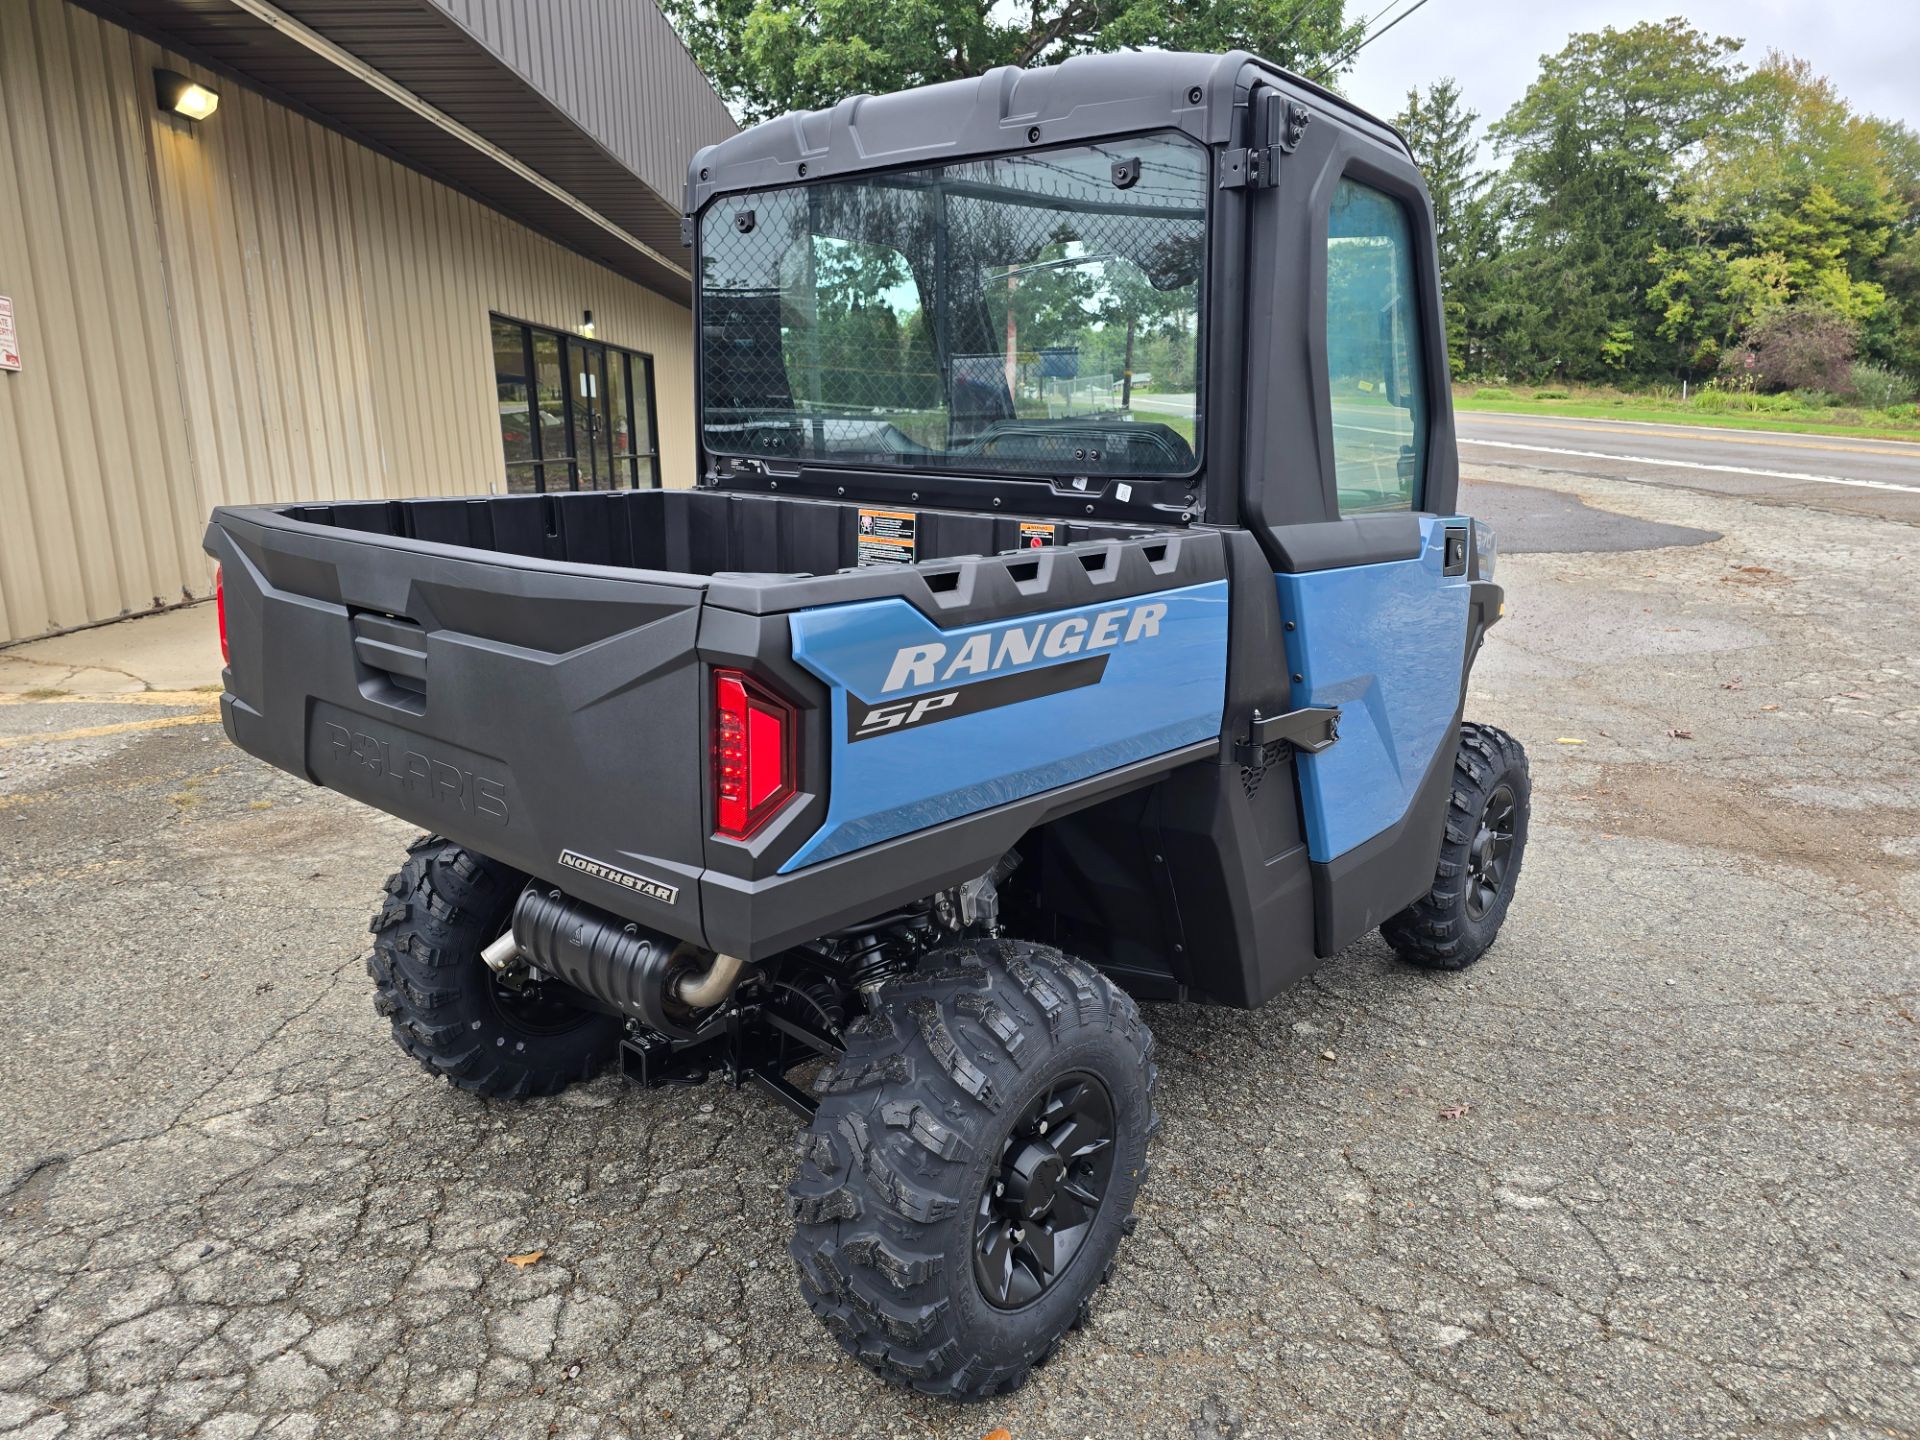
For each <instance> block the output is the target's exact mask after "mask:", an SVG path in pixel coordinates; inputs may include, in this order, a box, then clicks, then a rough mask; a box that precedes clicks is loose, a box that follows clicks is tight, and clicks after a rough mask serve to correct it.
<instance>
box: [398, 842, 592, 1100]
mask: <svg viewBox="0 0 1920 1440" xmlns="http://www.w3.org/2000/svg"><path fill="white" fill-rule="evenodd" d="M526 883H527V877H526V876H524V875H522V874H521V873H520V872H519V871H517V870H511V869H508V868H507V867H506V866H505V865H502V864H500V863H499V862H498V861H496V860H489V859H488V858H487V857H486V856H484V855H479V854H475V853H474V852H473V851H471V850H466V849H462V848H461V847H460V846H458V845H456V844H454V843H453V842H452V841H451V840H443V839H441V838H440V837H439V836H437V835H425V836H422V837H421V838H420V839H418V840H416V841H414V843H413V844H411V845H409V846H408V847H407V863H406V864H405V865H403V866H402V867H401V868H400V871H399V873H398V874H396V875H394V876H392V877H391V878H390V879H389V880H388V881H387V885H386V892H387V894H386V900H385V901H384V903H382V905H381V907H380V913H379V914H377V915H375V916H374V917H373V924H372V925H371V926H370V927H369V928H370V929H371V930H372V931H373V935H374V942H373V953H372V955H370V956H368V957H367V973H368V974H369V975H371V976H372V977H373V985H374V1001H373V1008H374V1010H375V1011H376V1012H378V1013H379V1014H381V1015H384V1016H386V1017H387V1018H388V1019H389V1020H390V1021H391V1022H392V1023H393V1040H394V1043H395V1044H396V1045H398V1046H399V1047H400V1048H401V1049H402V1050H404V1051H406V1053H407V1054H409V1055H411V1056H412V1057H413V1058H414V1059H415V1060H418V1061H419V1062H420V1064H421V1065H423V1066H424V1067H425V1068H426V1069H427V1070H429V1071H431V1072H432V1073H433V1074H435V1075H438V1076H439V1077H440V1078H441V1079H443V1080H445V1081H447V1083H448V1084H450V1085H454V1086H457V1087H458V1088H460V1089H462V1090H470V1091H472V1092H473V1093H474V1094H476V1095H489V1096H501V1097H506V1098H509V1099H525V1098H527V1097H529V1096H533V1095H551V1094H553V1093H555V1092H556V1091H558V1090H562V1089H564V1088H566V1087H567V1086H568V1085H570V1084H572V1083H573V1082H574V1081H576V1080H585V1079H588V1078H590V1077H591V1076H592V1075H593V1074H594V1072H595V1071H597V1070H599V1069H600V1068H601V1067H602V1066H603V1065H605V1064H606V1063H607V1062H608V1061H609V1060H611V1059H612V1058H613V1056H614V1054H615V1052H616V1051H617V1050H618V1049H619V1046H620V1032H621V1028H622V1027H621V1022H620V1021H619V1020H618V1019H616V1018H615V1017H613V1016H611V1015H603V1014H601V1013H600V1012H599V1011H596V1010H591V1009H589V1008H587V1007H586V1006H584V1005H582V1004H579V1003H578V1002H577V999H576V998H575V997H574V993H573V992H572V991H570V990H568V989H567V988H566V987H565V986H564V985H561V984H560V983H559V982H558V981H551V980H550V981H543V982H541V983H539V984H538V985H533V986H529V987H528V988H527V989H526V990H525V991H522V992H518V993H516V992H514V991H512V990H510V989H508V988H507V987H506V986H504V985H502V984H501V983H500V981H499V980H498V979H497V978H496V977H495V975H494V974H493V972H492V971H491V970H490V969H488V968H487V964H486V962H485V961H484V960H482V959H481V958H480V952H481V950H482V949H484V948H485V947H486V946H487V945H489V944H491V943H492V942H493V941H495V940H497V939H499V938H500V936H501V935H503V934H505V933H506V929H507V925H508V922H509V921H510V920H511V918H512V915H513V902H514V900H515V899H516V898H518V896H519V894H520V890H521V888H522V887H523V886H524V885H525V884H526Z"/></svg>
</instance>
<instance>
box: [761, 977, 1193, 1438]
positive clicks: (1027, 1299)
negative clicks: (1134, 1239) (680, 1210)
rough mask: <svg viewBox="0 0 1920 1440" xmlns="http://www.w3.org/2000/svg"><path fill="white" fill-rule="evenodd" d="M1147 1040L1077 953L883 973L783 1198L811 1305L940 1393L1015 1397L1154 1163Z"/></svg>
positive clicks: (848, 1339) (1107, 1256)
mask: <svg viewBox="0 0 1920 1440" xmlns="http://www.w3.org/2000/svg"><path fill="white" fill-rule="evenodd" d="M1154 1081H1155V1067H1154V1063H1153V1038H1152V1036H1151V1035H1150V1034H1149V1033H1148V1030H1147V1027H1146V1025H1145V1024H1144V1023H1142V1021H1141V1019H1140V1012H1139V1010H1138V1009H1137V1008H1136V1007H1135V1006H1134V1003H1133V1001H1132V999H1131V998H1129V997H1128V996H1127V995H1126V994H1125V993H1124V992H1123V991H1121V990H1120V989H1119V988H1118V987H1117V986H1115V985H1114V984H1113V983H1112V982H1111V981H1110V980H1108V979H1107V978H1106V977H1105V976H1103V975H1101V974H1100V973H1099V972H1098V971H1096V970H1094V969H1093V968H1092V967H1091V966H1089V965H1087V964H1085V963H1084V962H1083V961H1080V960H1076V959H1073V958H1071V957H1069V956H1067V955H1063V954H1061V952H1060V951H1058V950H1055V949H1052V948H1051V947H1048V946H1044V945H1035V944H1029V943H1026V942H1023V941H1014V940H994V941H978V942H972V943H968V944H958V945H954V946H951V947H948V948H945V949H942V950H938V951H935V952H933V953H932V954H931V955H929V956H928V957H927V958H926V960H925V961H924V962H923V965H922V968H921V969H919V970H916V971H915V972H913V973H912V974H909V975H906V976H903V977H901V978H900V979H897V980H892V981H889V982H887V984H886V985H885V987H884V988H883V989H882V990H881V991H880V993H879V995H878V996H877V997H876V998H875V1000H874V1003H873V1008H872V1010H871V1012H870V1013H869V1014H868V1015H867V1016H865V1017H863V1018H862V1019H860V1020H859V1021H857V1022H855V1024H854V1025H852V1026H851V1027H850V1028H849V1030H848V1033H847V1053H846V1055H845V1056H844V1057H843V1058H841V1059H840V1060H838V1061H837V1062H836V1063H835V1065H834V1066H833V1067H832V1068H831V1069H829V1070H828V1071H827V1072H826V1073H825V1074H823V1075H822V1077H821V1078H820V1080H819V1081H818V1082H817V1084H816V1088H817V1089H818V1090H819V1092H820V1094H821V1097H822V1098H821V1101H820V1108H819V1110H818V1112H817V1113H816V1114H815V1116H814V1118H813V1122H812V1124H811V1125H810V1126H809V1127H808V1129H807V1130H806V1131H805V1132H804V1133H803V1135H802V1136H801V1164H800V1169H799V1174H798V1176H797V1178H796V1179H795V1180H794V1183H793V1185H792V1186H791V1188H790V1189H789V1191H788V1196H789V1207H790V1209H791V1210H792V1213H793V1216H794V1219H795V1222H796V1223H795V1227H794V1238H793V1257H794V1261H795V1263H796V1264H797V1265H798V1266H799V1269H800V1288H801V1292H802V1293H803V1295H804V1296H805V1297H806V1300H807V1303H808V1305H809V1306H811V1307H812V1309H813V1312H814V1313H815V1314H816V1315H818V1316H819V1317H820V1319H821V1320H822V1321H823V1322H825V1324H826V1326H827V1328H828V1329H829V1330H831V1331H832V1332H833V1334H834V1337H835V1338H836V1339H837V1340H839V1342H840V1344H841V1345H842V1346H843V1347H844V1348H845V1349H846V1350H847V1351H848V1353H850V1354H851V1355H852V1356H853V1357H854V1358H855V1359H857V1360H859V1361H860V1363H861V1364H863V1365H865V1366H866V1367H867V1368H868V1369H870V1370H872V1371H873V1372H874V1373H875V1374H877V1375H880V1376H882V1377H883V1378H885V1379H888V1380H892V1381H895V1382H898V1383H903V1384H909V1385H911V1386H913V1388H915V1389H916V1390H920V1391H923V1392H925V1393H927V1394H930V1395H939V1396H944V1397H946V1398H949V1399H954V1400H978V1399H984V1398H986V1397H988V1396H991V1395H1002V1394H1006V1393H1007V1392H1009V1391H1011V1390H1014V1389H1017V1388H1018V1387H1019V1386H1020V1385H1021V1384H1022V1383H1023V1382H1024V1381H1025V1380H1026V1378H1027V1376H1028V1375H1029V1374H1030V1373H1031V1371H1032V1370H1033V1368H1034V1367H1035V1366H1037V1365H1040V1364H1044V1363H1045V1362H1046V1360H1047V1359H1049V1358H1050V1357H1051V1356H1052V1354H1053V1352H1054V1351H1055V1350H1056V1349H1057V1348H1058V1347H1059V1344H1060V1341H1061V1338H1062V1337H1063V1336H1064V1335H1065V1334H1066V1332H1067V1331H1068V1330H1069V1329H1072V1328H1075V1327H1076V1326H1078V1325H1079V1324H1081V1323H1082V1322H1083V1321H1084V1320H1085V1318H1086V1315H1087V1312H1088V1309H1089V1306H1090V1303H1091V1296H1092V1294H1093V1292H1094V1290H1095V1289H1097V1288H1098V1287H1099V1286H1100V1284H1101V1283H1103V1282H1104V1281H1105V1280H1106V1278H1107V1276H1108V1275H1109V1273H1110V1272H1111V1270H1112V1265H1113V1256H1114V1252H1115V1251H1116V1250H1117V1249H1118V1247H1119V1244H1120V1239H1121V1236H1122V1235H1124V1234H1128V1233H1130V1232H1131V1231H1132V1229H1133V1203H1134V1198H1135V1196H1136V1195H1137V1194H1138V1193H1139V1189H1140V1186H1141V1184H1142V1183H1143V1182H1144V1180H1145V1178H1146V1173H1147V1159H1146V1150H1147V1139H1148V1136H1149V1135H1150V1134H1151V1132H1152V1130H1153V1127H1154V1124H1155V1117H1154V1114H1153V1106H1152V1096H1153V1087H1154Z"/></svg>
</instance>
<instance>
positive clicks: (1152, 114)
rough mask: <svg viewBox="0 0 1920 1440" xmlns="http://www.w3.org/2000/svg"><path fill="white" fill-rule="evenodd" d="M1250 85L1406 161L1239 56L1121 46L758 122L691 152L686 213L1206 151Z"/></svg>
mask: <svg viewBox="0 0 1920 1440" xmlns="http://www.w3.org/2000/svg"><path fill="white" fill-rule="evenodd" d="M1256 83H1258V84H1265V85H1271V86H1273V87H1274V88H1275V89H1278V90H1281V91H1285V92H1289V93H1291V94H1292V95H1293V96H1294V97H1295V98H1297V99H1300V100H1302V101H1304V102H1306V103H1307V104H1308V105H1309V106H1311V107H1312V108H1313V109H1315V110H1316V111H1318V112H1320V113H1321V114H1322V115H1324V116H1326V117H1327V118H1329V119H1335V120H1338V121H1340V122H1343V123H1344V124H1345V125H1346V127H1347V128H1348V129H1350V130H1352V131H1353V132H1355V133H1356V134H1358V135H1360V136H1362V137H1364V138H1366V139H1368V140H1371V141H1373V142H1374V143H1376V144H1379V145H1382V146H1386V147H1388V148H1390V149H1392V150H1393V151H1394V152H1395V154H1396V155H1398V156H1401V157H1407V158H1410V152H1409V151H1408V149H1407V143H1406V141H1405V140H1404V139H1403V138H1402V137H1401V136H1400V133H1399V132H1398V131H1397V130H1395V129H1394V128H1393V127H1392V126H1390V125H1388V124H1387V123H1386V122H1384V121H1382V120H1380V119H1378V118H1377V117H1375V116H1373V115H1370V114H1368V113H1367V112H1366V111H1364V110H1362V109H1360V108H1359V107H1358V106H1356V105H1354V104H1353V103H1352V102H1350V101H1348V100H1346V99H1344V98H1342V97H1341V96H1338V95H1336V94H1334V93H1333V92H1332V91H1331V90H1328V89H1326V88H1324V87H1323V86H1320V85H1316V84H1314V83H1313V82H1312V81H1310V80H1306V79H1303V78H1302V77H1300V76H1298V75H1294V74H1291V73H1289V72H1288V71H1285V70H1282V69H1280V67H1278V66H1277V65H1272V64H1269V63H1268V62H1267V61H1264V60H1261V59H1259V58H1258V57H1256V56H1253V55H1250V54H1248V53H1247V52H1246V51H1244V50H1232V51H1229V52H1227V53H1226V54H1224V55H1199V54H1192V53H1188V52H1184V51H1172V50H1123V51H1117V52H1114V53H1112V54H1103V55H1078V56H1075V57H1074V58H1072V59H1070V60H1067V61H1064V62H1062V63H1061V64H1059V65H1050V66H1046V67H1044V68H1041V69H1035V70H1022V69H1019V68H1017V67H1015V66H1011V65H1008V66H1002V67H1001V68H1000V69H998V70H990V71H988V72H987V73H986V74H985V75H981V76H977V77H974V78H971V79H965V80H948V81H944V82H942V83H941V84H938V85H926V86H922V87H921V88H919V89H917V90H902V91H899V92H898V93H896V94H892V95H854V96H850V97H849V98H847V99H845V100H842V101H841V102H840V103H839V104H837V105H834V106H832V107H831V108H829V109H825V110H803V111H795V112H793V113H791V114H787V115H782V116H780V117H778V118H777V119H773V120H768V121H765V122H764V123H762V124H759V125H756V126H754V127H753V128H752V129H749V130H743V131H742V132H741V133H740V134H738V135H734V136H731V137H729V138H728V139H725V140H722V141H721V142H720V143H719V144H717V145H709V146H706V147H705V148H704V149H702V150H700V151H699V152H698V153H696V154H695V155H694V157H693V162H692V164H691V165H690V166H689V167H688V170H687V213H688V214H690V215H691V214H698V213H699V211H700V209H701V207H703V206H704V205H705V204H706V202H707V201H708V200H709V199H710V198H712V197H713V196H714V195H716V194H720V193H724V192H730V191H732V192H737V191H742V190H764V189H770V188H773V187H775V186H781V185H791V184H794V183H795V182H797V181H801V180H807V181H814V180H820V179H823V178H827V177H830V176H835V175H848V174H856V173H859V172H863V171H871V170H884V169H895V168H901V167H906V166H916V165H939V164H944V163H947V162H949V161H954V160H962V159H966V158H968V157H971V156H977V155H1003V154H1007V153H1009V152H1014V151H1019V150H1026V149H1034V148H1045V147H1048V146H1054V145H1062V144H1071V143H1073V142H1076V141H1086V140H1094V139H1100V138H1104V137H1108V136H1114V135H1129V134H1138V133H1141V132H1144V131H1149V130H1176V131H1179V132H1181V133H1184V134H1187V135H1190V136H1192V137H1193V138H1194V139H1195V140H1198V141H1200V142H1202V143H1204V144H1209V145H1225V144H1227V143H1229V140H1230V137H1231V132H1232V125H1233V112H1234V109H1235V107H1236V106H1239V105H1242V104H1244V103H1245V101H1246V96H1247V92H1248V91H1249V90H1250V89H1251V88H1252V87H1253V86H1254V85H1255V84H1256ZM1196 96H1197V97H1198V98H1197V99H1196V98H1195V97H1196ZM1036 131H1037V132H1038V138H1037V139H1036V138H1034V136H1035V132H1036ZM802 167H804V170H803V169H802Z"/></svg>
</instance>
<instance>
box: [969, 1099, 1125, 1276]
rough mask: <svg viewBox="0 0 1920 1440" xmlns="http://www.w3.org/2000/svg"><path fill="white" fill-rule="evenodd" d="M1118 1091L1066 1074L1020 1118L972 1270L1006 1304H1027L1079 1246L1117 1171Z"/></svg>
mask: <svg viewBox="0 0 1920 1440" xmlns="http://www.w3.org/2000/svg"><path fill="white" fill-rule="evenodd" d="M1113 1142H1114V1120H1113V1098H1112V1097H1111V1096H1110V1095H1108V1093H1107V1087H1106V1086H1105V1085H1102V1084H1101V1083H1100V1081H1099V1080H1097V1079H1095V1078H1094V1077H1093V1076H1091V1075H1088V1074H1086V1073H1084V1072H1080V1071H1076V1072H1074V1073H1072V1074H1069V1075H1064V1076H1062V1077H1061V1078H1060V1079H1059V1080H1057V1081H1055V1082H1054V1084H1053V1085H1052V1086H1051V1087H1050V1088H1049V1089H1047V1090H1046V1091H1044V1092H1042V1093H1041V1094H1040V1095H1039V1096H1037V1097H1036V1098H1035V1099H1034V1101H1033V1103H1032V1104H1030V1105H1029V1106H1027V1108H1026V1109H1025V1110H1024V1111H1023V1112H1022V1113H1021V1115H1020V1117H1019V1118H1018V1119H1017V1120H1015V1121H1014V1124H1013V1128H1012V1130H1011V1131H1009V1132H1008V1134H1007V1138H1006V1140H1005V1141H1003V1142H1002V1144H1001V1146H1000V1161H999V1164H998V1165H997V1166H996V1167H995V1168H994V1169H993V1171H992V1172H991V1173H990V1174H989V1177H988V1180H987V1184H986V1186H985V1187H984V1188H983V1189H982V1190H981V1192H980V1200H979V1203H978V1205H977V1206H976V1207H975V1217H974V1252H973V1273H974V1278H975V1279H976V1280H978V1281H979V1282H980V1293H981V1294H982V1295H984V1296H985V1297H986V1298H987V1302H988V1303H989V1304H991V1305H994V1306H996V1307H998V1308H999V1309H1002V1310H1017V1309H1019V1308H1020V1307H1021V1306H1023V1305H1030V1304H1032V1303H1033V1302H1034V1301H1035V1300H1038V1299H1039V1298H1040V1297H1041V1296H1042V1295H1044V1294H1046V1293H1047V1291H1048V1290H1049V1289H1051V1288H1052V1287H1053V1285H1054V1283H1055V1282H1056V1281H1058V1280H1059V1279H1060V1277H1061V1276H1062V1275H1064V1274H1065V1273H1066V1271H1067V1269H1068V1267H1069V1266H1071V1265H1072V1264H1073V1262H1074V1259H1075V1258H1076V1257H1077V1256H1078V1255H1079V1254H1080V1251H1081V1248H1082V1246H1083V1245H1084V1244H1085V1242H1086V1239H1087V1237H1088V1236H1089V1235H1091V1234H1092V1233H1093V1226H1094V1222H1095V1220H1097V1219H1098V1218H1099V1215H1100V1210H1101V1207H1102V1206H1103V1205H1104V1204H1105V1203H1106V1197H1107V1182H1108V1181H1109V1180H1110V1179H1111V1178H1112V1176H1113V1157H1114V1143H1113Z"/></svg>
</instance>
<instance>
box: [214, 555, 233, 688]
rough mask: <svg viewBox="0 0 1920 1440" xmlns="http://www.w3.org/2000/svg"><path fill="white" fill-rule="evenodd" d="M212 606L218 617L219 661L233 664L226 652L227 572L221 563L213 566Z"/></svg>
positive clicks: (230, 656) (231, 658) (224, 663)
mask: <svg viewBox="0 0 1920 1440" xmlns="http://www.w3.org/2000/svg"><path fill="white" fill-rule="evenodd" d="M213 608H214V612H215V613H216V614H217V615H219V617H220V663H221V664H222V665H231V664H233V656H232V655H231V654H229V653H228V652H227V572H226V568H225V567H224V566H221V565H216V566H214V567H213Z"/></svg>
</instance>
